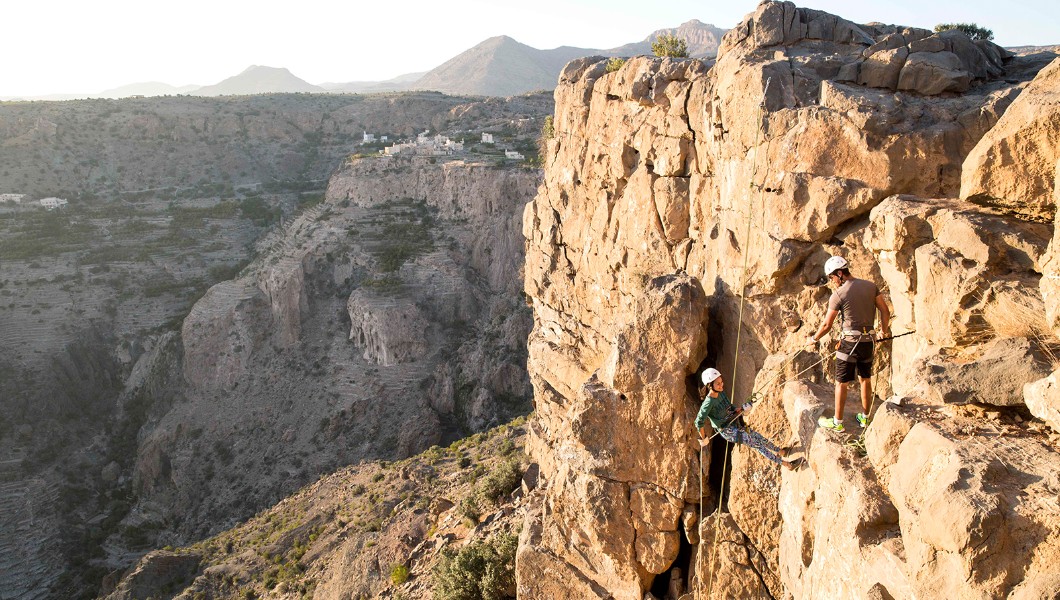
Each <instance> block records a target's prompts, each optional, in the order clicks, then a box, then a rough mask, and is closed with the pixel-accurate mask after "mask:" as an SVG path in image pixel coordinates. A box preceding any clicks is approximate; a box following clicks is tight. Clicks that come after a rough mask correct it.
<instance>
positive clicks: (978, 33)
mask: <svg viewBox="0 0 1060 600" xmlns="http://www.w3.org/2000/svg"><path fill="white" fill-rule="evenodd" d="M951 29H956V30H957V31H963V32H964V33H966V34H968V37H970V38H972V39H973V40H992V39H994V32H993V31H991V30H989V29H987V28H986V27H980V26H979V25H977V24H975V23H939V24H938V25H936V26H935V33H939V32H940V31H949V30H951Z"/></svg>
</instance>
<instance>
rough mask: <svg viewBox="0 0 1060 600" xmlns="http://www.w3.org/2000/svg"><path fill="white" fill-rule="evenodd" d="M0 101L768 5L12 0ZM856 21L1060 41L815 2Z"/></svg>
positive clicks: (605, 40) (986, 9)
mask: <svg viewBox="0 0 1060 600" xmlns="http://www.w3.org/2000/svg"><path fill="white" fill-rule="evenodd" d="M0 2H2V3H0V15H2V17H3V19H2V22H3V34H0V97H2V96H31V95H43V94H51V93H86V94H88V93H97V92H100V91H103V90H105V89H109V88H114V87H118V86H121V85H126V84H130V83H137V82H146V81H161V82H164V83H168V84H171V85H177V86H180V85H187V84H198V85H209V84H213V83H217V82H219V81H221V80H222V79H224V78H226V77H229V76H232V75H235V74H237V73H239V72H241V71H243V70H244V69H246V68H247V67H248V66H250V65H265V66H270V67H286V68H288V69H290V70H291V72H292V73H294V74H295V75H296V76H298V77H301V78H302V79H304V80H306V81H308V82H310V83H313V84H320V83H324V82H347V81H376V80H383V79H390V78H392V77H395V76H397V75H401V74H404V73H410V72H417V71H427V70H430V69H431V68H433V67H436V66H438V65H440V64H441V63H443V62H445V61H446V60H448V59H450V58H452V57H453V56H456V55H457V54H459V53H460V52H463V51H464V50H467V49H468V48H470V47H472V46H474V45H476V44H478V43H479V42H481V41H483V40H485V39H486V38H489V37H492V36H496V35H508V36H510V37H512V38H515V39H516V40H518V41H520V42H522V43H524V44H527V45H529V46H533V47H535V48H540V49H548V48H555V47H556V46H562V45H567V46H579V47H583V48H612V47H615V46H619V45H622V44H625V43H629V42H635V41H640V40H642V39H644V38H645V37H647V35H648V34H650V33H651V32H652V31H655V30H657V29H662V28H666V27H676V26H677V25H679V24H681V23H683V22H685V21H688V20H690V19H699V20H700V21H703V22H705V23H712V24H714V25H717V26H718V27H724V28H731V27H733V26H734V25H735V24H736V23H738V22H739V21H740V20H741V19H742V18H743V16H744V15H745V14H746V13H748V12H751V11H752V10H754V7H755V6H756V5H757V0H729V1H725V2H720V1H717V0H708V1H699V2H692V1H690V0H567V1H559V0H521V1H519V2H511V1H508V0H493V1H486V0H450V1H449V2H445V1H439V0H388V1H375V2H363V1H361V0H346V1H344V2H336V1H325V0H294V1H291V0H288V1H287V2H282V3H276V2H270V1H268V0H259V1H256V2H248V1H244V0H178V1H177V2H150V1H144V0H135V1H133V0H94V1H93V0H76V1H72V0H51V1H48V2H34V1H31V0H27V1H22V0H0ZM796 4H798V5H799V6H807V7H811V8H818V9H821V10H826V11H828V12H831V13H834V14H838V15H839V16H842V17H844V18H847V19H850V20H852V21H855V22H859V23H864V22H868V21H881V22H885V23H898V24H903V25H914V26H920V27H926V28H931V27H933V26H934V25H935V24H936V23H939V22H942V21H963V22H975V23H978V24H979V25H982V26H984V27H988V28H990V29H993V30H994V34H995V40H994V41H995V42H997V43H999V44H1001V45H1004V46H1012V45H1027V44H1035V45H1044V44H1058V43H1060V28H1058V27H1057V25H1058V24H1060V8H1058V6H1060V2H1057V0H1009V1H1008V2H1003V3H1002V2H997V0H960V1H958V0H894V1H890V2H888V1H885V0H881V1H877V2H849V1H847V2H842V1H838V0H804V1H803V2H796Z"/></svg>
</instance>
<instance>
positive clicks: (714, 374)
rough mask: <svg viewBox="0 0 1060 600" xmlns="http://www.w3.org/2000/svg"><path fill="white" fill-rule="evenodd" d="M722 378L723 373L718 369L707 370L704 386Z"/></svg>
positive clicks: (704, 375) (704, 372)
mask: <svg viewBox="0 0 1060 600" xmlns="http://www.w3.org/2000/svg"><path fill="white" fill-rule="evenodd" d="M718 377H721V371H719V370H717V369H707V370H706V371H703V385H710V384H711V382H712V381H714V380H715V379H717V378H718Z"/></svg>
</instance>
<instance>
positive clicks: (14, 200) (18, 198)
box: [0, 194, 26, 204]
mask: <svg viewBox="0 0 1060 600" xmlns="http://www.w3.org/2000/svg"><path fill="white" fill-rule="evenodd" d="M25 197H26V195H25V194H0V204H7V203H8V202H10V203H11V204H22V199H23V198H25Z"/></svg>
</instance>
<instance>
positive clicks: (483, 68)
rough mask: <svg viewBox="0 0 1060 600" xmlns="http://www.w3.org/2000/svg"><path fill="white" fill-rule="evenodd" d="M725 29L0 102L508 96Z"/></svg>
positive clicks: (504, 45)
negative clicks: (388, 69)
mask: <svg viewBox="0 0 1060 600" xmlns="http://www.w3.org/2000/svg"><path fill="white" fill-rule="evenodd" d="M726 31H727V30H726V29H721V28H718V27H715V26H713V25H707V24H705V23H702V22H700V21H697V20H692V21H689V22H687V23H684V24H682V25H681V26H679V27H675V28H672V29H660V30H659V31H655V32H653V33H652V34H651V35H649V36H648V37H646V38H644V40H642V41H640V42H634V43H630V44H625V45H623V46H619V47H617V48H611V49H594V48H576V47H573V46H560V47H559V48H553V49H551V50H538V49H537V48H532V47H530V46H527V45H526V44H521V43H519V42H518V41H516V40H514V39H512V38H510V37H508V36H497V37H492V38H489V39H487V40H485V41H483V42H482V43H480V44H478V45H476V46H475V47H473V48H471V49H469V50H465V51H464V52H462V53H460V54H458V55H457V56H454V57H453V58H451V59H449V60H448V61H446V62H444V63H442V64H441V65H439V66H437V67H435V68H434V69H431V70H430V71H428V72H426V73H409V74H406V75H401V76H398V77H395V78H393V79H389V80H386V81H351V82H346V83H323V84H320V85H313V84H311V83H309V82H307V81H305V80H303V79H300V78H298V77H297V76H295V75H294V74H293V73H291V72H290V71H288V70H287V69H283V68H275V67H264V66H257V65H254V66H251V67H249V68H247V69H246V70H245V71H243V72H242V73H240V74H238V75H235V76H232V77H229V78H228V79H225V80H224V81H221V82H220V83H216V84H214V85H207V86H197V85H187V86H182V87H175V86H172V85H169V84H166V83H161V82H157V81H152V82H145V83H133V84H130V85H125V86H122V87H118V88H114V89H110V90H105V91H103V92H100V93H98V94H89V95H77V94H54V95H51V96H41V97H33V98H0V99H5V100H15V99H26V100H69V99H74V98H85V97H88V98H123V97H129V96H164V95H177V94H188V95H192V96H228V95H249V94H268V93H283V92H308V93H314V92H316V93H328V92H330V93H335V92H347V93H371V92H394V91H407V90H434V91H439V92H445V93H448V94H467V95H480V96H513V95H517V94H524V93H527V92H531V91H536V90H550V89H552V88H554V87H555V86H556V80H557V79H558V78H559V73H560V71H561V70H563V66H564V65H566V64H567V63H568V62H570V61H571V60H573V59H575V58H580V57H582V56H593V55H600V56H636V55H639V54H651V42H652V41H654V40H655V39H656V38H657V37H659V36H660V35H663V34H672V35H677V36H679V37H681V38H683V39H684V40H685V41H686V42H687V43H688V49H689V54H690V55H691V56H692V57H694V58H703V57H707V56H713V55H714V54H716V53H717V51H718V45H719V43H720V42H721V37H722V36H723V35H724V34H725V32H726Z"/></svg>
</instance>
